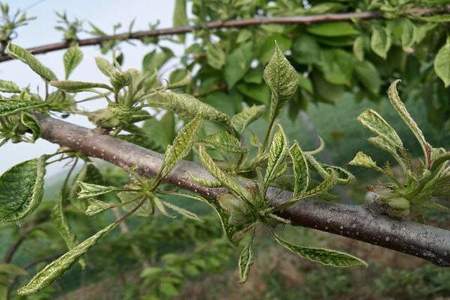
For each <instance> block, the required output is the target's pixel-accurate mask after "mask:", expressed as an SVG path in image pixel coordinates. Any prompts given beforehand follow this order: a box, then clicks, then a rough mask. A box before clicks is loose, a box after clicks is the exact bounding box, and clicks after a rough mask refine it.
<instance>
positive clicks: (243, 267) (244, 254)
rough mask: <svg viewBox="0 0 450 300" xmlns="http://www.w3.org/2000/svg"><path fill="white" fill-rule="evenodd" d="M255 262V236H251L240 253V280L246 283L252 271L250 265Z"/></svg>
mask: <svg viewBox="0 0 450 300" xmlns="http://www.w3.org/2000/svg"><path fill="white" fill-rule="evenodd" d="M252 263H253V237H251V238H249V239H248V240H247V241H246V242H245V244H244V247H242V249H241V253H240V255H239V263H238V264H239V277H240V282H241V283H244V282H246V281H247V277H248V273H249V271H250V267H251V265H252Z"/></svg>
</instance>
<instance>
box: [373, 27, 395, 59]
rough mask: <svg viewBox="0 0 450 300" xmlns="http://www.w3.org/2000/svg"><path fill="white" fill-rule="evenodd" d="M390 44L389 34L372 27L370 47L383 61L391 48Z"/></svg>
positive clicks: (379, 28) (386, 31)
mask: <svg viewBox="0 0 450 300" xmlns="http://www.w3.org/2000/svg"><path fill="white" fill-rule="evenodd" d="M391 44H392V37H391V32H390V31H389V30H388V29H386V28H383V27H380V26H374V27H373V29H372V37H371V39H370V47H371V48H372V50H373V52H375V53H376V54H377V55H378V56H380V57H382V58H384V59H385V58H386V56H387V53H388V52H389V49H390V48H391Z"/></svg>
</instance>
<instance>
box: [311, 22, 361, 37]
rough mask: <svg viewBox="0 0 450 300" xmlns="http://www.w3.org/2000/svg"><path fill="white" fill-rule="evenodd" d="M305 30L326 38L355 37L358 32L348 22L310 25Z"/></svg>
mask: <svg viewBox="0 0 450 300" xmlns="http://www.w3.org/2000/svg"><path fill="white" fill-rule="evenodd" d="M306 30H307V31H308V32H309V33H312V34H315V35H319V36H327V37H335V36H347V35H357V34H358V33H359V31H358V30H356V28H355V27H353V25H352V24H351V23H349V22H330V23H319V24H312V25H309V26H307V27H306Z"/></svg>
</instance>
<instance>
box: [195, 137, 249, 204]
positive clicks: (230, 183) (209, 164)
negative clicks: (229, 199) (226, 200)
mask: <svg viewBox="0 0 450 300" xmlns="http://www.w3.org/2000/svg"><path fill="white" fill-rule="evenodd" d="M198 150H199V151H198V154H199V156H200V160H201V162H202V164H203V166H205V168H206V169H207V170H208V171H209V172H210V173H211V174H212V175H213V176H214V177H215V178H217V180H219V181H220V182H221V183H222V184H223V185H224V186H225V187H227V188H228V189H230V191H231V192H233V193H234V194H235V195H236V196H237V197H239V198H241V199H242V200H244V201H250V199H251V195H250V193H249V192H248V191H247V190H246V189H245V188H244V187H242V186H241V185H240V184H239V182H238V181H237V180H235V179H234V178H233V177H232V176H230V175H228V174H226V173H225V172H224V171H222V170H221V169H220V168H219V167H218V166H217V165H216V163H215V162H214V161H213V159H212V158H211V157H210V156H209V154H208V153H207V152H206V149H205V147H204V146H202V145H200V146H199V149H198Z"/></svg>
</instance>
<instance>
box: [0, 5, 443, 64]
mask: <svg viewBox="0 0 450 300" xmlns="http://www.w3.org/2000/svg"><path fill="white" fill-rule="evenodd" d="M445 12H450V5H448V6H444V7H439V8H413V9H410V10H408V11H407V12H406V13H407V14H411V15H415V16H424V15H430V14H437V13H445ZM378 18H383V14H382V13H381V12H378V11H367V12H351V13H338V14H323V15H311V16H290V17H258V18H250V19H240V20H227V21H212V22H208V23H206V24H204V25H201V26H197V25H189V26H181V27H172V28H161V29H154V30H141V31H135V32H126V33H119V34H114V35H104V36H99V37H93V38H86V39H79V40H77V41H76V42H77V43H78V45H79V46H80V47H84V46H93V45H100V44H102V43H104V42H107V41H113V40H114V41H125V40H142V39H144V38H149V37H160V36H171V35H178V34H186V33H190V32H194V31H197V30H202V29H203V30H204V29H208V30H217V29H222V28H242V27H249V26H260V25H267V24H279V25H296V24H297V25H299V24H303V25H309V24H316V23H323V22H337V21H352V20H368V19H378ZM71 42H73V41H63V42H57V43H51V44H47V45H41V46H37V47H32V48H29V49H27V50H28V51H30V52H31V53H32V54H44V53H48V52H53V51H58V50H62V49H66V48H69V47H70V45H71ZM12 59H13V58H12V57H10V56H8V55H0V62H4V61H8V60H12Z"/></svg>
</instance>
